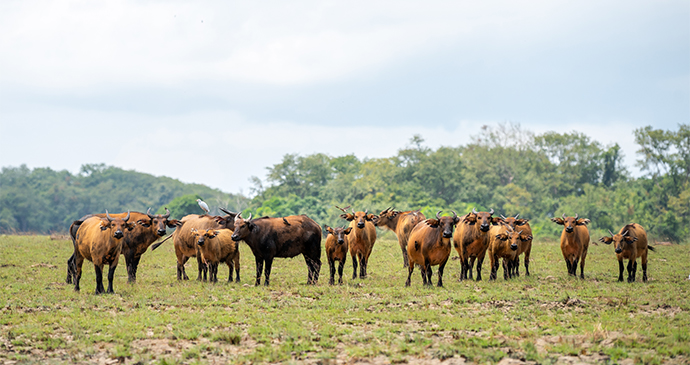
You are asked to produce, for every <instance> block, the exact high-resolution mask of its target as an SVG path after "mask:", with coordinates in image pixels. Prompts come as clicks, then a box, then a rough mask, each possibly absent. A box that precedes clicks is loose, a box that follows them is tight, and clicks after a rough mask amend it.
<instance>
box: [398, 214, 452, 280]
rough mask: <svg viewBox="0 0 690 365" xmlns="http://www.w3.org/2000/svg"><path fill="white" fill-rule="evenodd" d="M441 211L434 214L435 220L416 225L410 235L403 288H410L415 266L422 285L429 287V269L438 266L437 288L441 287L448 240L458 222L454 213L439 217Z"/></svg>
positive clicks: (448, 247)
mask: <svg viewBox="0 0 690 365" xmlns="http://www.w3.org/2000/svg"><path fill="white" fill-rule="evenodd" d="M440 214H441V211H440V210H439V211H438V213H436V219H427V220H424V221H422V222H420V223H419V224H417V225H416V226H415V227H414V228H413V229H412V232H411V233H410V239H409V241H408V242H407V255H408V257H409V259H410V261H409V268H408V274H407V281H406V282H405V286H410V279H411V278H412V272H413V271H414V266H415V264H416V265H418V266H419V269H420V270H421V272H422V281H423V283H424V285H429V286H430V285H431V275H432V272H431V267H432V266H435V265H438V284H437V285H438V286H443V269H444V268H445V267H446V263H447V262H448V257H449V256H450V250H451V249H450V240H451V238H452V237H453V228H455V225H456V224H457V223H458V222H459V221H460V218H459V217H458V215H457V214H455V212H453V216H452V217H441V216H440Z"/></svg>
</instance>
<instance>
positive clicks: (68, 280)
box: [65, 253, 75, 284]
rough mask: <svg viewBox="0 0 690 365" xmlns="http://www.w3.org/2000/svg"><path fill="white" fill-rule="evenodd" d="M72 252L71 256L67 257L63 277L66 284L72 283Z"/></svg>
mask: <svg viewBox="0 0 690 365" xmlns="http://www.w3.org/2000/svg"><path fill="white" fill-rule="evenodd" d="M74 260H75V259H74V253H72V256H70V257H69V259H67V278H66V279H65V283H67V284H72V283H73V282H74V281H73V279H74Z"/></svg>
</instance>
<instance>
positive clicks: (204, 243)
mask: <svg viewBox="0 0 690 365" xmlns="http://www.w3.org/2000/svg"><path fill="white" fill-rule="evenodd" d="M191 232H192V235H193V236H195V237H196V244H197V246H198V247H199V252H200V253H201V257H202V260H203V262H204V264H206V266H207V267H208V271H209V274H208V281H210V282H213V283H217V282H218V264H220V263H221V262H224V263H225V264H226V265H228V268H229V270H230V274H229V275H228V283H231V282H232V270H233V268H234V269H235V271H236V273H237V282H238V283H239V282H240V251H239V249H238V245H237V242H235V241H233V240H232V231H231V230H229V229H207V230H197V229H195V228H192V229H191Z"/></svg>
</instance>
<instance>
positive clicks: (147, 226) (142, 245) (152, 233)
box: [66, 208, 179, 284]
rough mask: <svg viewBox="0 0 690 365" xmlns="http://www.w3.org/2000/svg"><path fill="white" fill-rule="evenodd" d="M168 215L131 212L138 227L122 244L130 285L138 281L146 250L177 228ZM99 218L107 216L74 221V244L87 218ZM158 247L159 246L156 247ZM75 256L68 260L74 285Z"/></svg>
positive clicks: (149, 210) (116, 214)
mask: <svg viewBox="0 0 690 365" xmlns="http://www.w3.org/2000/svg"><path fill="white" fill-rule="evenodd" d="M165 211H166V212H167V213H166V214H150V212H151V208H149V209H148V210H147V211H146V214H144V213H139V212H131V213H130V220H131V221H132V222H135V223H136V225H135V227H134V228H133V229H132V230H131V231H125V232H124V238H123V240H124V241H123V243H122V255H124V257H125V264H126V265H127V279H128V281H129V282H130V283H134V282H136V280H137V268H138V267H139V261H140V260H141V256H142V255H143V254H144V253H145V252H146V250H147V249H148V248H149V246H151V244H152V243H154V242H156V240H158V238H160V237H162V236H164V235H165V233H166V228H168V227H169V228H175V227H177V224H179V221H177V220H175V219H169V218H170V211H169V210H168V208H165ZM126 214H127V213H115V214H111V215H110V216H111V217H114V218H123V217H124V216H125V215H126ZM90 217H99V218H105V214H89V215H86V216H84V217H82V218H80V219H79V220H77V221H74V222H73V223H72V225H71V226H70V229H69V233H70V237H71V238H72V243H74V240H75V235H76V233H77V230H78V229H79V226H80V225H81V224H82V222H84V221H85V220H86V219H87V218H90ZM156 247H157V246H156ZM73 263H74V255H72V257H70V258H69V260H67V280H66V282H67V283H68V284H71V283H72V280H71V279H72V276H73V275H74V273H73V272H72V271H71V268H72V267H73V266H74V264H73Z"/></svg>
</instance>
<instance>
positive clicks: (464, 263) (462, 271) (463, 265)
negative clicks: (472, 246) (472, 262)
mask: <svg viewBox="0 0 690 365" xmlns="http://www.w3.org/2000/svg"><path fill="white" fill-rule="evenodd" d="M468 266H469V264H468V262H467V258H464V259H462V262H461V263H460V281H463V280H466V279H467V267H468Z"/></svg>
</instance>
